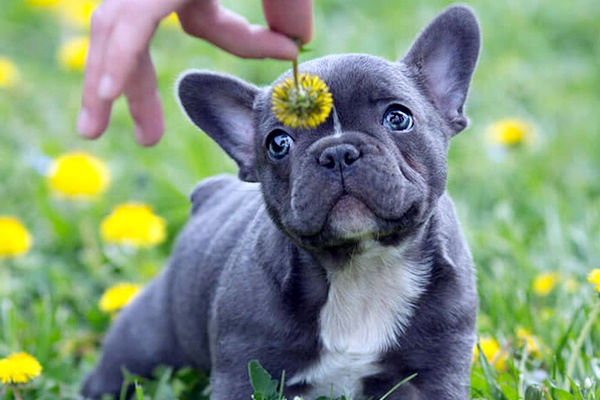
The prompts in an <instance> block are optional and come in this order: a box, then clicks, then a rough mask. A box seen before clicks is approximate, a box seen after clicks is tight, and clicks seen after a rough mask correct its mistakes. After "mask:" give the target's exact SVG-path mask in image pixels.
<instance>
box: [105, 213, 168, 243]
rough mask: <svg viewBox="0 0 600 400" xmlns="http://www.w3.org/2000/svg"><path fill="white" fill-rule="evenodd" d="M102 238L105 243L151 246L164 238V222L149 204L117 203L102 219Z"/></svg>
mask: <svg viewBox="0 0 600 400" xmlns="http://www.w3.org/2000/svg"><path fill="white" fill-rule="evenodd" d="M100 233H101V236H102V239H103V240H104V241H105V242H107V243H115V244H122V245H131V246H134V247H151V246H154V245H157V244H159V243H162V242H163V241H164V240H165V238H166V235H167V233H166V222H165V220H164V219H163V218H161V217H159V216H157V215H155V214H154V213H153V212H152V209H151V208H150V206H148V205H145V204H140V203H125V204H121V205H118V206H117V207H115V209H114V210H113V211H112V213H111V214H110V215H109V216H108V217H106V218H105V219H104V221H102V224H101V226H100Z"/></svg>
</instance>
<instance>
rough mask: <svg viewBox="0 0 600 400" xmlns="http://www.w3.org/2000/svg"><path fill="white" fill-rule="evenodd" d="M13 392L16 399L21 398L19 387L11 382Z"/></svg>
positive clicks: (20, 399)
mask: <svg viewBox="0 0 600 400" xmlns="http://www.w3.org/2000/svg"><path fill="white" fill-rule="evenodd" d="M12 389H13V394H14V395H15V399H16V400H22V397H21V392H19V387H18V386H17V385H16V384H15V383H13V384H12Z"/></svg>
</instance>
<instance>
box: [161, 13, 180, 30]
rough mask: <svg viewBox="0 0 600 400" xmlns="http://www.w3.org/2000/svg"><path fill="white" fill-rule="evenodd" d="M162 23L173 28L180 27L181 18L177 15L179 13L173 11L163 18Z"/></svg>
mask: <svg viewBox="0 0 600 400" xmlns="http://www.w3.org/2000/svg"><path fill="white" fill-rule="evenodd" d="M162 25H163V26H165V27H167V28H171V29H176V28H179V26H180V25H179V18H178V17H177V13H174V12H172V13H171V14H169V15H167V16H166V17H165V18H164V19H163V20H162Z"/></svg>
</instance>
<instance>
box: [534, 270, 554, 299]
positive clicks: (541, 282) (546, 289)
mask: <svg viewBox="0 0 600 400" xmlns="http://www.w3.org/2000/svg"><path fill="white" fill-rule="evenodd" d="M557 282H558V274H557V273H555V272H544V273H541V274H539V275H537V276H536V277H535V278H534V279H533V292H534V293H535V294H536V295H538V296H540V297H545V296H548V295H549V294H550V292H552V290H553V289H554V288H555V287H556V284H557Z"/></svg>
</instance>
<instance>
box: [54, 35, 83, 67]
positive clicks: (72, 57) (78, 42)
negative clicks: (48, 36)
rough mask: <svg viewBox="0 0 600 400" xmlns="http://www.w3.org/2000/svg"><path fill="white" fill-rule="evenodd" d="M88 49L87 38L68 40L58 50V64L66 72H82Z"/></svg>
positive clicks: (79, 37) (80, 37)
mask: <svg viewBox="0 0 600 400" xmlns="http://www.w3.org/2000/svg"><path fill="white" fill-rule="evenodd" d="M89 47H90V39H89V38H88V37H87V36H78V37H76V38H72V39H69V40H68V41H66V42H64V43H63V44H62V45H61V46H60V48H59V49H58V55H57V57H58V64H59V65H60V66H61V67H62V68H63V69H64V70H66V71H83V69H84V67H85V58H86V56H87V52H88V48H89Z"/></svg>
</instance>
